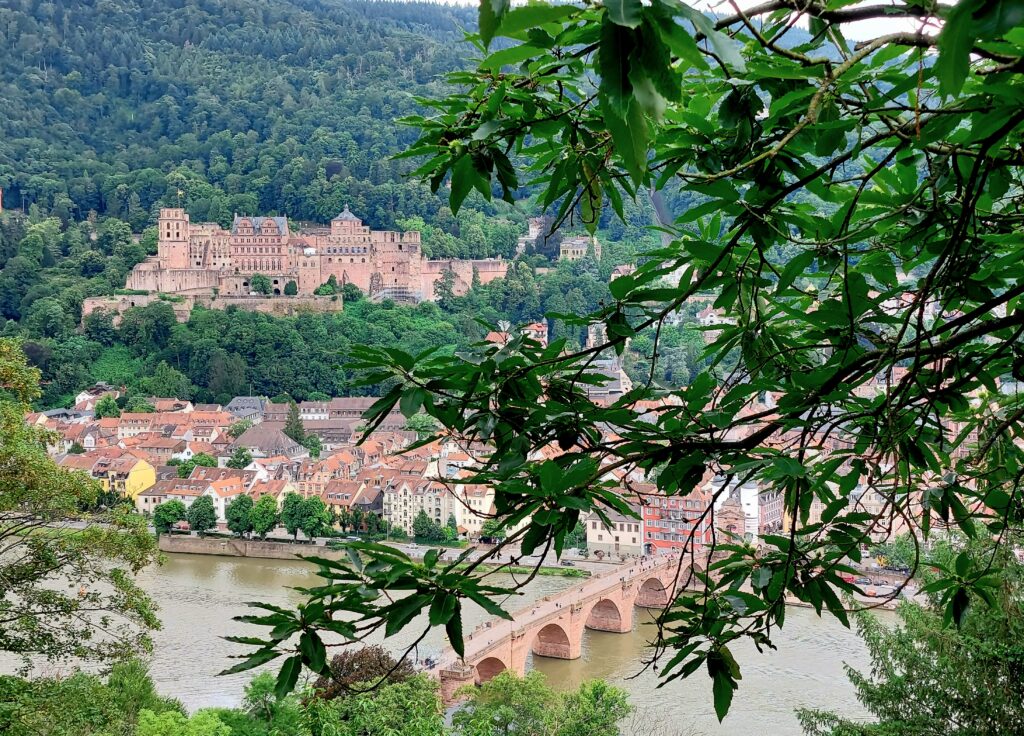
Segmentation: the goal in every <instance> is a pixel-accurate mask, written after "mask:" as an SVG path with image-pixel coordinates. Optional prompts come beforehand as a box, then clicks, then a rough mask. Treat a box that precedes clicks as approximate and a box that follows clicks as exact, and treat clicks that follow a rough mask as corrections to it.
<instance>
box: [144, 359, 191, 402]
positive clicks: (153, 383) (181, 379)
mask: <svg viewBox="0 0 1024 736" xmlns="http://www.w3.org/2000/svg"><path fill="white" fill-rule="evenodd" d="M138 386H139V388H140V391H141V392H142V393H145V394H147V395H149V396H169V397H171V398H175V399H190V398H192V383H191V382H190V381H189V380H188V377H187V376H186V375H185V374H183V373H182V372H181V371H179V370H177V369H175V368H172V367H171V366H169V365H168V364H167V363H166V362H164V361H161V362H160V363H159V364H158V365H157V367H156V368H155V369H154V370H153V374H152V375H151V376H147V377H145V378H143V379H142V380H141V381H139V383H138Z"/></svg>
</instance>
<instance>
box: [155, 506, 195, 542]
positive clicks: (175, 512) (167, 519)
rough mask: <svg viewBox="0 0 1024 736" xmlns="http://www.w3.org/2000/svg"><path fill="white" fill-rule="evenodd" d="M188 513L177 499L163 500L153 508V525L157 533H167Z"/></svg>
mask: <svg viewBox="0 0 1024 736" xmlns="http://www.w3.org/2000/svg"><path fill="white" fill-rule="evenodd" d="M187 515H188V509H187V508H185V504H184V503H182V502H181V501H178V500H172V501H164V502H163V503H161V504H157V505H156V507H155V508H154V509H153V527H154V528H155V529H156V533H157V534H167V533H169V532H170V531H171V529H172V528H173V527H174V525H175V524H177V523H178V522H179V521H184V520H185V517H186V516H187Z"/></svg>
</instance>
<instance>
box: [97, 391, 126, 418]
mask: <svg viewBox="0 0 1024 736" xmlns="http://www.w3.org/2000/svg"><path fill="white" fill-rule="evenodd" d="M92 412H93V416H94V417H96V418H97V419H103V418H104V417H119V416H121V410H120V409H119V408H118V406H117V400H116V399H114V396H113V394H104V395H103V396H101V397H100V399H99V401H97V402H96V406H94V407H93V410H92Z"/></svg>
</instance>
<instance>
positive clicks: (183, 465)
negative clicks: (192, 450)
mask: <svg viewBox="0 0 1024 736" xmlns="http://www.w3.org/2000/svg"><path fill="white" fill-rule="evenodd" d="M197 465H202V466H203V467H204V468H216V467H217V458H215V457H214V456H213V455H209V454H207V453H205V452H197V453H196V454H195V455H193V456H192V457H191V458H190V459H188V460H183V461H182V462H180V463H179V464H178V477H179V478H188V477H189V476H190V475H192V471H193V470H194V469H195V467H196V466H197Z"/></svg>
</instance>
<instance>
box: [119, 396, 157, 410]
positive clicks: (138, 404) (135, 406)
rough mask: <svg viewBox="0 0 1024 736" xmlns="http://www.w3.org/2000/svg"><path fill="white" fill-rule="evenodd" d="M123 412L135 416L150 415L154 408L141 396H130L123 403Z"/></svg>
mask: <svg viewBox="0 0 1024 736" xmlns="http://www.w3.org/2000/svg"><path fill="white" fill-rule="evenodd" d="M124 410H125V411H127V412H132V413H136V414H152V413H153V412H155V411H156V408H155V407H154V406H153V405H152V404H150V403H149V402H148V401H146V400H145V399H144V398H142V397H141V396H132V397H131V398H130V399H128V401H127V402H126V403H125V405H124Z"/></svg>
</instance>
